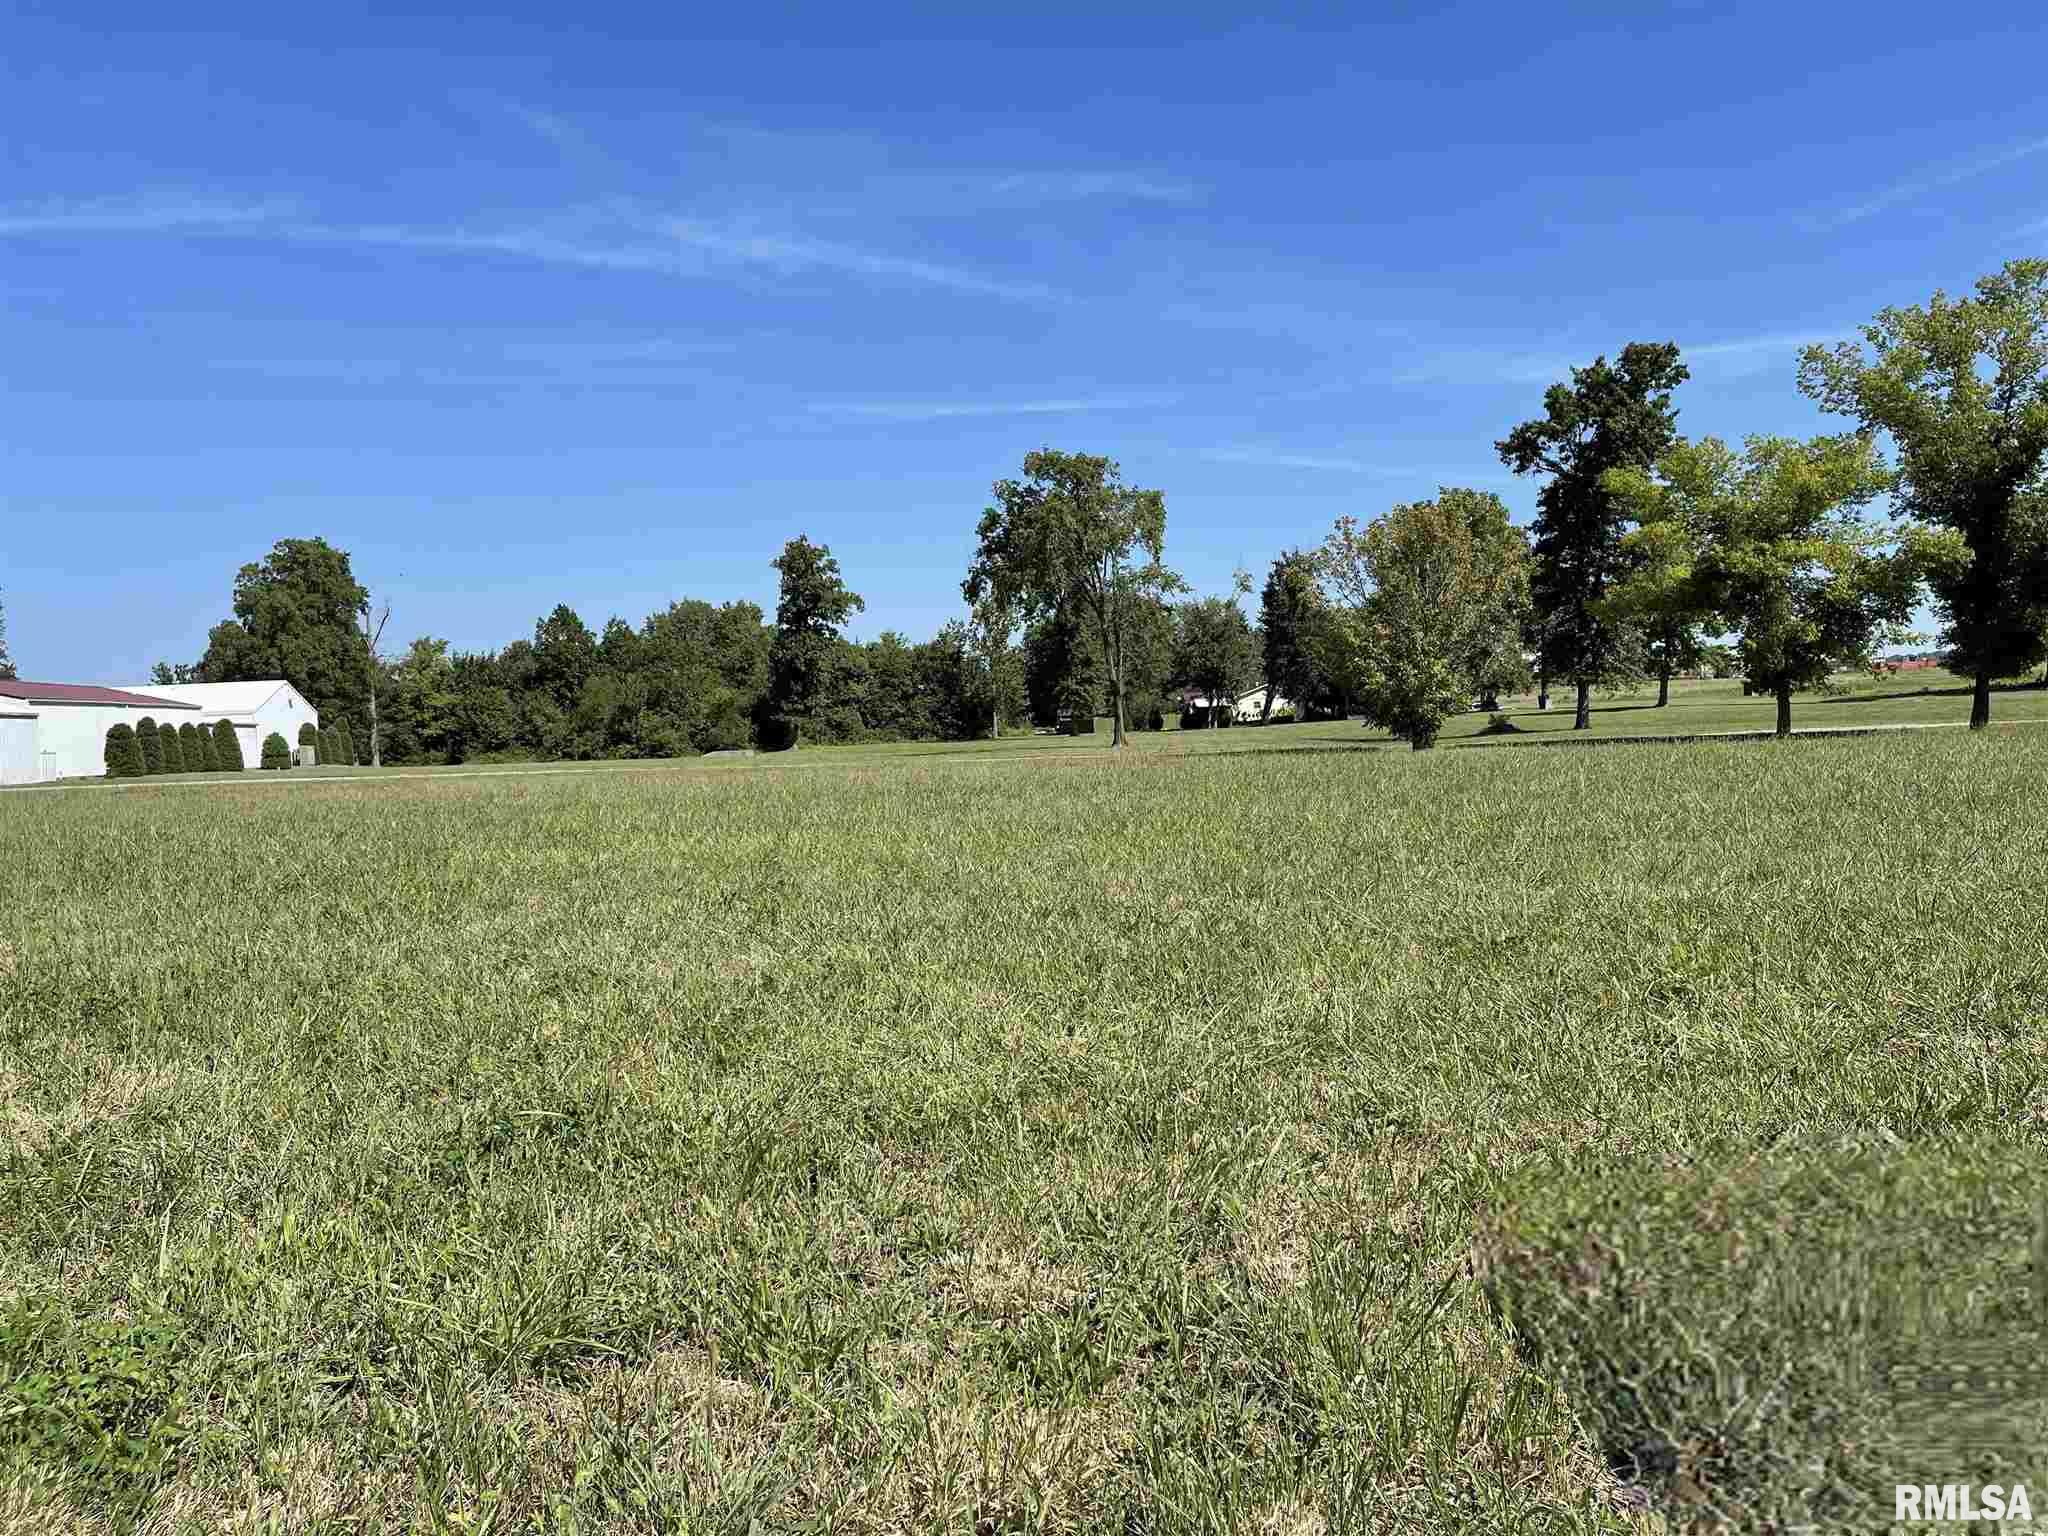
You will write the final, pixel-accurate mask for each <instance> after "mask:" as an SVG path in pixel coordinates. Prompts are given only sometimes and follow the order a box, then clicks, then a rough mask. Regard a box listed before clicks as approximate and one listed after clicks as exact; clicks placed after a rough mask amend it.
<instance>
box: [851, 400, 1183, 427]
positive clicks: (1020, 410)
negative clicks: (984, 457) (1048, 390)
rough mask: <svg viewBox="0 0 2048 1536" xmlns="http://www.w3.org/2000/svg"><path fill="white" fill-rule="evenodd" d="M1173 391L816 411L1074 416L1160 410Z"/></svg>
mask: <svg viewBox="0 0 2048 1536" xmlns="http://www.w3.org/2000/svg"><path fill="white" fill-rule="evenodd" d="M1176 398H1177V397H1175V396H1172V395H1082V396H1075V397H1073V398H1071V399H1060V400H818V401H814V402H812V404H811V410H812V412H813V413H814V414H816V415H820V416H840V417H845V418H848V419H852V420H860V421H887V422H915V421H947V420H951V419H953V418H956V417H965V416H1072V415H1083V414H1086V413H1089V412H1094V411H1141V410H1157V409H1160V408H1163V407H1166V406H1170V405H1173V404H1174V403H1175V401H1176Z"/></svg>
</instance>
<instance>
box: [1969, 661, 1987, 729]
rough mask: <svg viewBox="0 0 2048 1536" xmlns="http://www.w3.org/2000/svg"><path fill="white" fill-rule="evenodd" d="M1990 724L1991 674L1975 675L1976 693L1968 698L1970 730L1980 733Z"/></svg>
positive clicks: (1981, 673) (1980, 673)
mask: <svg viewBox="0 0 2048 1536" xmlns="http://www.w3.org/2000/svg"><path fill="white" fill-rule="evenodd" d="M1990 723H1991V674H1990V673H1989V672H1979V673H1978V674H1977V691H1976V692H1975V693H1974V694H1972V695H1971V697H1970V729H1971V730H1973V731H1981V730H1983V729H1984V727H1985V726H1987V725H1989V724H1990Z"/></svg>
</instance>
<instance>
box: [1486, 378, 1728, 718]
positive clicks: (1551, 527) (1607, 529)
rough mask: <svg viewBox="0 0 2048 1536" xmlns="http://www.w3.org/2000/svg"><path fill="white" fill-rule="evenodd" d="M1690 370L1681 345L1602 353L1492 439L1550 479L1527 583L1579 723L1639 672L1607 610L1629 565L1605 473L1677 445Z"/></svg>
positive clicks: (1635, 651)
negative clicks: (1682, 389) (1572, 689)
mask: <svg viewBox="0 0 2048 1536" xmlns="http://www.w3.org/2000/svg"><path fill="white" fill-rule="evenodd" d="M1688 377H1690V374H1689V372H1688V370H1687V369H1686V366H1685V364H1684V363H1682V362H1680V361H1679V356H1678V347H1677V345H1676V344H1675V343H1672V342H1632V343H1630V344H1629V345H1628V346H1626V347H1623V348H1622V350H1621V356H1620V358H1619V359H1618V360H1617V361H1616V362H1614V363H1609V362H1608V361H1607V359H1606V357H1605V356H1601V357H1596V358H1594V359H1593V361H1592V363H1591V364H1590V365H1589V366H1587V367H1584V368H1574V369H1573V370H1572V371H1571V381H1570V382H1569V383H1561V384H1553V385H1551V386H1550V388H1549V389H1548V390H1546V391H1545V392H1544V396H1543V415H1541V416H1540V417H1537V418H1535V419H1533V420H1530V421H1525V422H1523V423H1522V424H1521V425H1520V426H1518V427H1516V428H1515V429H1514V431H1512V432H1510V433H1509V434H1508V435H1507V436H1506V437H1504V438H1502V439H1501V440H1500V441H1499V442H1497V443H1496V444H1494V448H1495V450H1496V451H1497V452H1498V453H1499V454H1500V457H1501V462H1503V463H1504V464H1506V465H1507V466H1508V467H1509V468H1510V469H1512V470H1513V471H1514V472H1515V473H1516V474H1518V475H1531V474H1540V475H1547V476H1548V477H1549V478H1548V480H1547V481H1546V482H1545V483H1544V485H1543V488H1542V489H1541V490H1540V491H1538V492H1537V496H1536V505H1537V512H1536V519H1535V523H1534V525H1533V527H1534V532H1535V539H1534V547H1533V551H1532V553H1533V556H1534V558H1533V561H1532V564H1531V568H1530V589H1531V596H1532V599H1533V601H1534V603H1535V606H1536V607H1537V608H1538V609H1539V610H1540V611H1541V612H1542V613H1543V614H1545V615H1546V622H1545V624H1544V626H1543V631H1542V642H1543V645H1544V648H1545V651H1544V657H1543V660H1544V662H1545V664H1546V671H1547V673H1548V674H1549V675H1550V676H1554V677H1562V678H1566V679H1568V680H1570V681H1571V682H1572V683H1574V684H1575V685H1576V686H1577V688H1578V715H1577V718H1576V720H1575V721H1574V729H1577V730H1589V729H1591V727H1592V718H1591V713H1590V710H1591V705H1590V694H1591V690H1592V688H1593V686H1594V685H1595V684H1597V683H1606V682H1614V681H1619V680H1622V679H1625V678H1627V677H1630V676H1632V675H1633V674H1634V672H1635V668H1636V658H1637V656H1639V654H1640V650H1641V646H1640V641H1639V640H1638V639H1637V637H1635V636H1633V635H1631V634H1629V633H1628V632H1627V626H1626V625H1625V624H1623V623H1619V622H1617V621H1616V619H1615V618H1614V617H1613V616H1611V615H1610V614H1608V613H1607V612H1606V610H1605V609H1604V607H1603V600H1604V599H1605V598H1606V596H1607V593H1608V589H1609V588H1610V587H1611V586H1613V585H1614V584H1615V583H1616V582H1617V581H1618V580H1620V578H1621V577H1622V576H1623V575H1624V574H1625V571H1626V568H1627V555H1626V553H1625V551H1624V550H1623V547H1622V534H1623V531H1624V530H1623V520H1622V514H1621V510H1620V508H1619V506H1618V505H1617V504H1616V502H1615V499H1614V497H1613V495H1612V494H1611V493H1610V492H1609V491H1608V489H1607V487H1606V483H1605V476H1606V474H1607V473H1608V471H1610V470H1614V469H1626V468H1635V469H1647V468H1649V466H1650V465H1651V464H1653V463H1654V462H1655V461H1656V459H1657V456H1658V455H1659V454H1661V453H1663V452H1664V450H1665V449H1666V448H1668V447H1670V446H1671V443H1672V440H1673V439H1674V438H1675V437H1676V436H1677V432H1678V425H1677V423H1678V412H1677V410H1676V408H1675V407H1674V406H1673V405H1672V403H1671V393H1672V391H1673V390H1674V389H1676V388H1677V387H1678V386H1679V385H1680V384H1682V383H1684V382H1685V381H1686V379H1687V378H1688Z"/></svg>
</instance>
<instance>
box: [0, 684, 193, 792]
mask: <svg viewBox="0 0 2048 1536" xmlns="http://www.w3.org/2000/svg"><path fill="white" fill-rule="evenodd" d="M152 718H153V719H155V720H156V721H157V722H158V723H159V724H162V723H164V722H165V721H169V722H170V723H172V724H174V725H182V724H184V723H185V722H186V721H187V720H190V721H192V722H193V723H194V724H197V723H198V722H199V721H200V720H201V719H209V720H210V719H211V718H212V716H210V715H208V716H202V715H201V714H200V712H199V707H198V706H197V705H195V704H182V703H179V702H177V701H176V700H173V699H166V698H163V697H160V696H159V695H157V694H153V693H133V692H130V691H129V690H127V689H125V688H102V687H100V686H99V685H97V684H94V683H26V682H17V681H14V680H12V679H9V680H5V681H0V784H41V783H45V782H47V781H48V780H51V779H78V778H99V777H102V776H103V775H104V774H105V773H106V771H107V732H109V731H111V730H112V729H113V728H114V727H115V726H117V725H125V726H128V727H129V728H131V729H133V728H134V726H135V725H136V723H137V722H138V721H141V720H146V719H152Z"/></svg>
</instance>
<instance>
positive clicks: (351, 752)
mask: <svg viewBox="0 0 2048 1536" xmlns="http://www.w3.org/2000/svg"><path fill="white" fill-rule="evenodd" d="M334 760H335V762H337V763H339V764H341V765H342V766H343V767H345V768H353V767H354V766H355V761H356V741H355V736H354V735H353V734H352V733H351V732H350V731H349V728H348V716H347V715H343V716H342V717H341V723H340V724H339V725H337V726H335V728H334Z"/></svg>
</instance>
